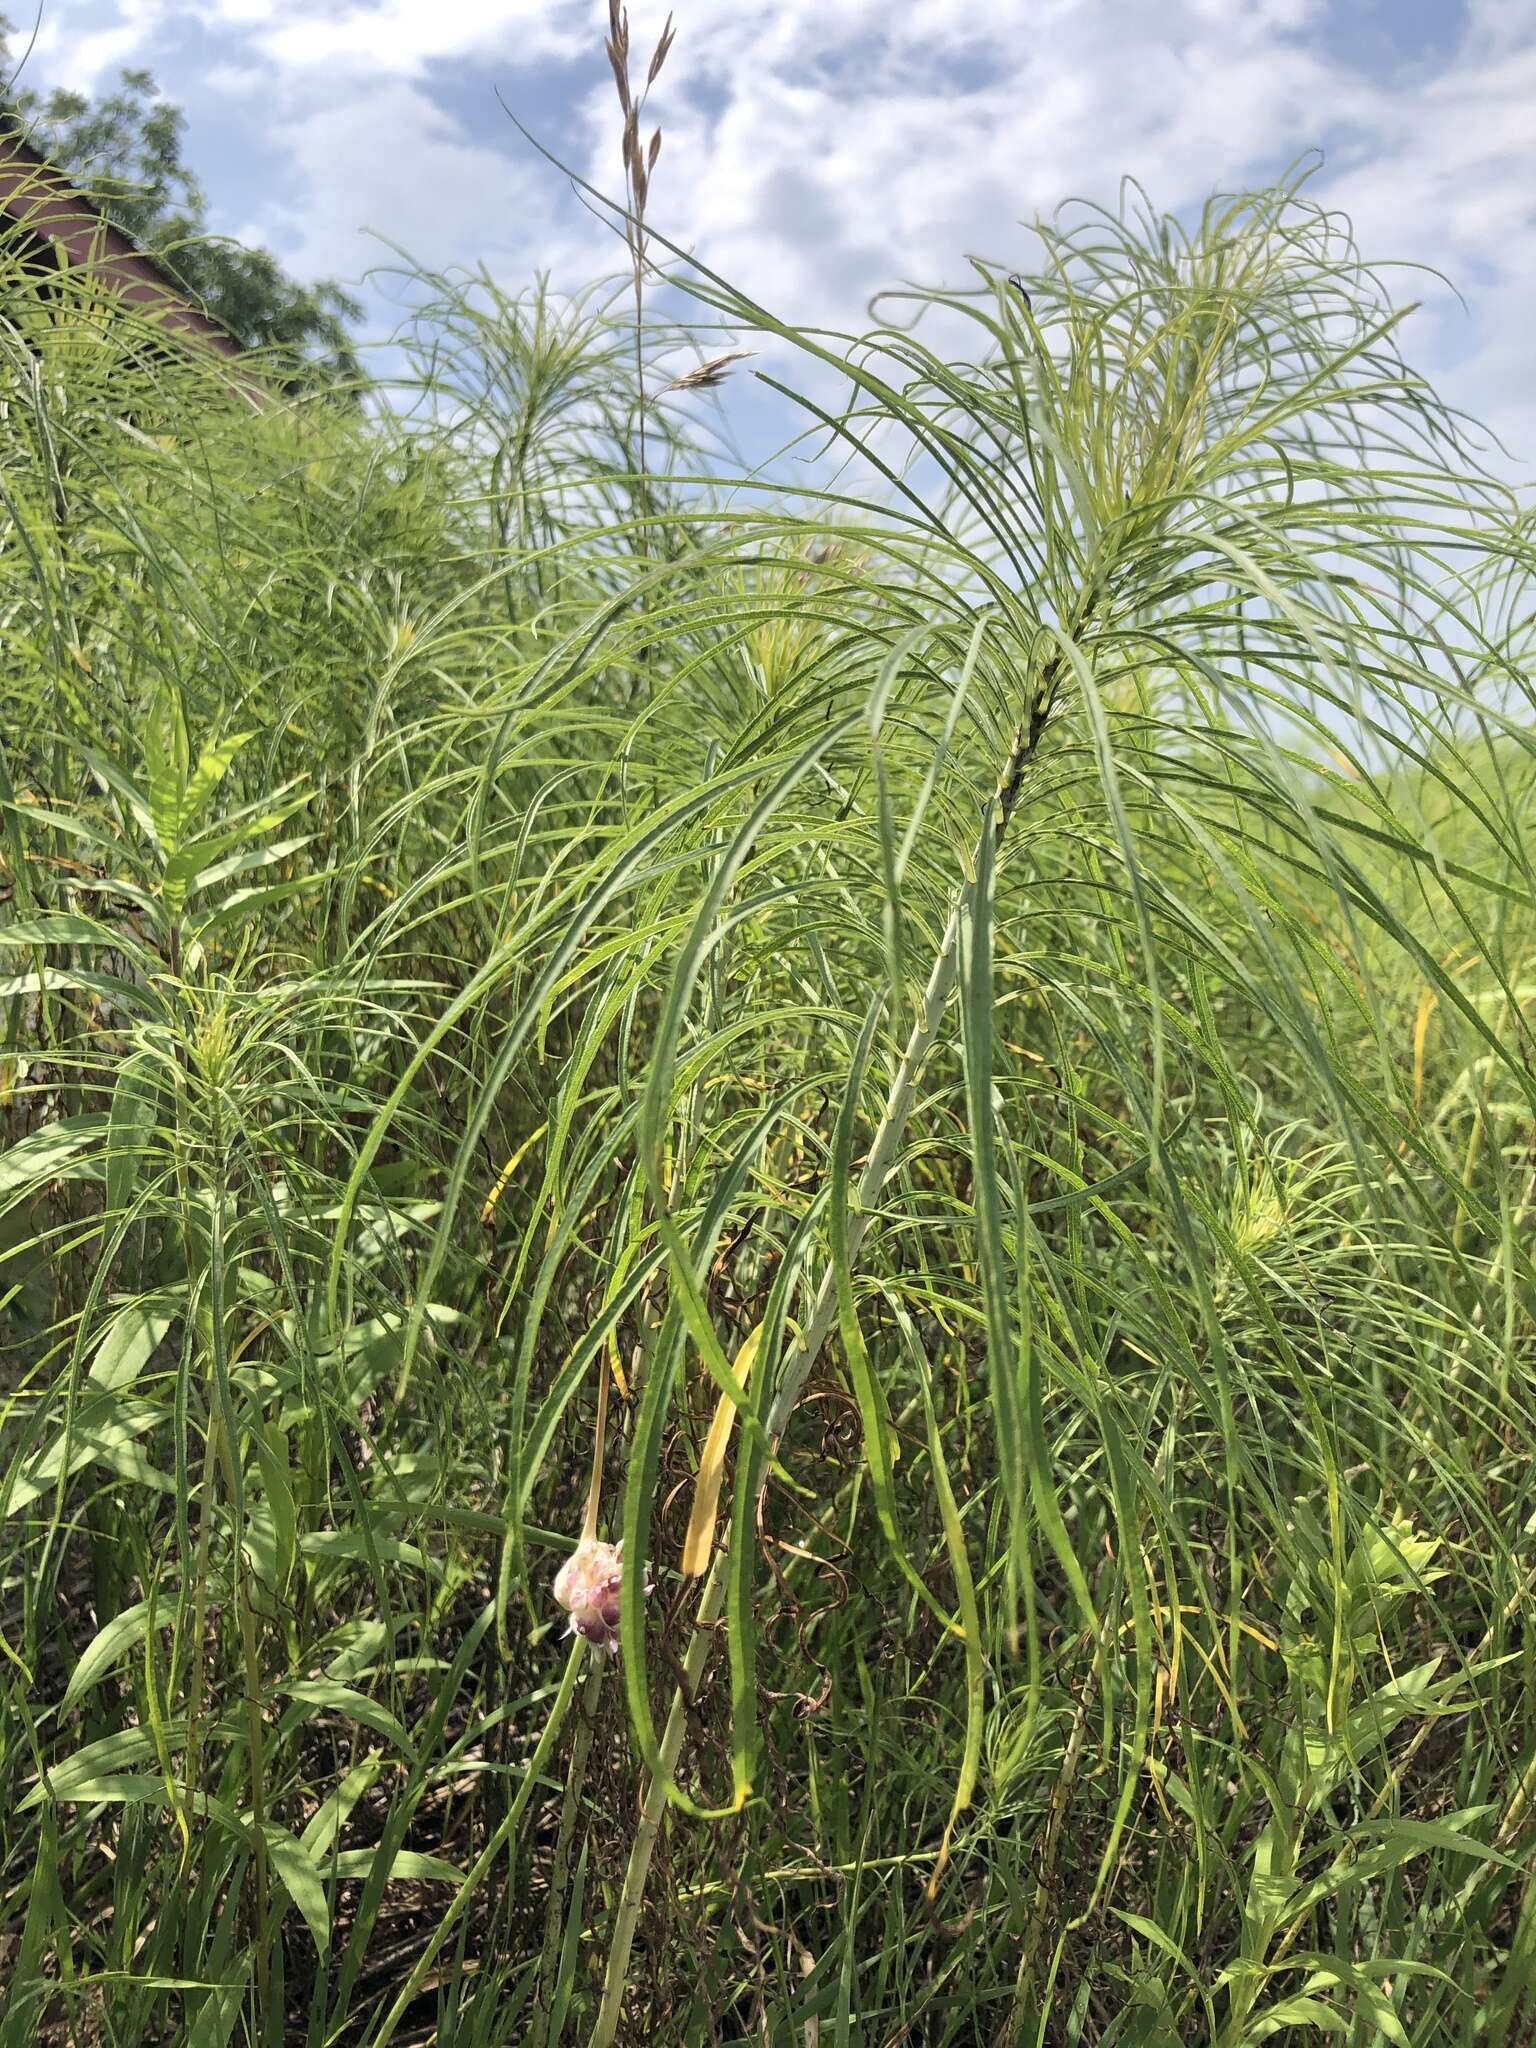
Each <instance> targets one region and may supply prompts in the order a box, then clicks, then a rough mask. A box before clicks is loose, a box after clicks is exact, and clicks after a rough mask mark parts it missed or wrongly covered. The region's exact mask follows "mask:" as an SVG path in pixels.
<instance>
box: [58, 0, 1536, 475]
mask: <svg viewBox="0 0 1536 2048" xmlns="http://www.w3.org/2000/svg"><path fill="white" fill-rule="evenodd" d="M1356 5H1357V0H1247V4H1244V5H1242V6H1237V5H1234V4H1232V0H1164V4H1163V5H1161V6H1160V7H1157V8H1153V7H1149V6H1148V5H1147V4H1146V0H986V4H984V5H981V6H978V5H977V4H976V0H898V4H895V5H893V4H892V0H681V4H680V6H679V23H678V30H679V33H678V41H677V45H676V47H675V49H674V51H673V54H672V56H671V58H670V60H669V62H668V65H667V68H666V71H665V72H664V74H663V76H662V78H661V81H660V83H659V85H658V87H657V91H656V94H655V98H654V108H655V112H656V114H657V116H658V118H659V120H660V124H661V126H662V127H663V129H664V131H665V141H664V146H663V150H662V156H661V161H660V164H659V166H658V170H657V175H656V180H655V188H654V189H655V196H654V201H653V215H654V218H655V220H656V222H657V224H658V225H659V226H660V227H662V228H663V229H665V230H666V231H667V232H668V233H669V234H670V235H671V236H673V237H674V238H675V239H676V240H677V241H679V242H681V243H683V244H684V245H685V246H689V247H692V248H694V249H696V250H697V251H698V253H699V254H700V256H701V257H702V258H704V260H706V261H707V262H708V263H709V264H710V265H711V266H712V267H713V268H715V269H717V270H720V271H723V272H725V273H726V274H727V275H729V276H731V277H732V278H733V279H734V280H735V281H737V282H738V283H740V284H741V285H742V286H743V287H745V288H746V289H747V290H748V291H750V292H752V293H753V294H754V295H755V296H757V297H759V298H760V299H763V300H765V301H766V302H768V303H770V304H772V305H773V306H774V308H775V309H776V310H779V311H782V312H783V313H785V314H786V315H787V316H789V317H790V318H793V319H796V320H802V321H804V320H823V321H826V322H828V323H830V324H841V325H857V324H860V323H861V322H862V319H863V306H864V302H865V300H866V299H867V297H868V295H869V293H870V292H871V291H872V290H874V289H875V288H876V287H877V286H878V285H880V284H883V283H888V282H892V281H895V280H899V279H903V278H908V279H923V280H941V281H946V282H949V283H959V282H963V281H964V280H965V277H966V268H965V263H964V258H965V256H966V254H967V253H969V252H975V253H979V254H986V255H990V256H1002V257H1017V256H1019V255H1022V254H1023V253H1024V250H1025V246H1026V245H1025V240H1024V237H1023V235H1022V233H1021V231H1020V228H1019V226H1018V223H1019V222H1021V221H1028V220H1029V219H1030V218H1032V217H1033V216H1035V215H1036V214H1037V213H1040V212H1049V211H1051V210H1052V209H1054V207H1055V206H1056V205H1057V204H1058V203H1059V202H1060V201H1061V200H1062V199H1063V198H1065V197H1067V196H1068V195H1070V194H1081V195H1085V196H1090V197H1093V198H1096V199H1099V200H1101V201H1108V202H1110V203H1113V201H1114V199H1115V196H1116V191H1117V187H1118V182H1119V179H1120V176H1121V175H1122V173H1127V172H1129V173H1132V174H1134V175H1135V176H1137V177H1138V178H1139V179H1140V180H1141V181H1142V183H1143V184H1144V185H1145V186H1146V188H1147V190H1148V193H1149V195H1150V197H1151V198H1152V200H1153V202H1154V203H1155V204H1156V205H1158V206H1161V207H1180V208H1182V207H1187V206H1190V205H1192V204H1195V203H1198V201H1199V200H1201V199H1202V198H1203V197H1204V196H1205V195H1206V194H1207V193H1208V192H1209V191H1210V190H1211V189H1212V188H1213V187H1216V186H1228V187H1231V186H1233V185H1238V184H1241V183H1244V182H1248V181H1251V180H1253V179H1255V178H1260V177H1265V176H1268V175H1271V174H1273V173H1274V172H1275V171H1276V170H1277V169H1278V168H1279V167H1280V166H1282V165H1283V164H1285V163H1287V162H1289V161H1290V160H1292V159H1293V158H1295V157H1296V156H1298V155H1299V154H1301V153H1302V152H1303V151H1305V150H1306V149H1308V148H1310V147H1312V146H1314V145H1317V144H1320V143H1323V144H1327V145H1328V147H1329V151H1330V161H1329V164H1328V167H1327V170H1326V172H1325V175H1324V176H1323V177H1322V178H1321V179H1320V180H1319V181H1318V183H1317V185H1315V186H1314V188H1313V189H1314V191H1315V192H1316V193H1318V194H1319V195H1326V196H1328V197H1329V198H1331V199H1335V200H1337V201H1338V202H1339V203H1341V204H1343V205H1346V206H1347V207H1349V208H1350V209H1351V210H1352V211H1353V213H1354V215H1355V217H1356V222H1357V226H1358V228H1359V231H1360V236H1361V241H1362V244H1363V247H1364V250H1365V253H1366V254H1367V256H1371V257H1388V256H1401V257H1408V258H1413V259H1416V260H1418V261H1427V262H1434V263H1438V264H1439V265H1440V267H1442V268H1443V269H1445V270H1446V271H1447V272H1448V273H1449V274H1450V275H1451V276H1452V277H1453V278H1454V279H1455V281H1456V282H1457V283H1458V284H1460V285H1461V287H1462V289H1463V290H1464V291H1465V292H1466V293H1467V296H1468V298H1469V301H1470V302H1471V303H1472V307H1473V313H1474V319H1473V320H1472V322H1470V323H1468V322H1467V321H1466V320H1465V318H1464V317H1463V316H1462V315H1460V314H1459V312H1456V311H1455V309H1454V301H1453V300H1452V299H1451V297H1450V295H1449V294H1448V293H1446V292H1445V291H1444V290H1443V289H1441V288H1438V287H1433V286H1430V287H1428V288H1426V296H1427V297H1429V298H1430V299H1431V301H1432V306H1433V310H1432V312H1431V313H1430V314H1429V315H1427V316H1425V317H1423V318H1422V319H1421V320H1420V322H1419V325H1418V328H1417V329H1416V330H1414V331H1413V332H1412V333H1411V335H1410V340H1409V344H1408V345H1409V347H1410V350H1413V351H1416V352H1418V353H1421V354H1422V353H1427V354H1428V356H1429V359H1430V361H1431V363H1434V362H1436V361H1437V360H1438V362H1439V363H1440V364H1441V365H1442V366H1445V367H1446V368H1447V370H1448V373H1449V375H1450V378H1451V387H1452V389H1453V391H1454V393H1455V395H1456V396H1457V397H1458V398H1459V399H1460V400H1461V401H1462V402H1463V403H1465V404H1467V405H1469V406H1470V407H1471V408H1473V409H1474V410H1475V409H1479V408H1482V409H1485V410H1487V411H1488V412H1489V413H1490V414H1491V415H1493V416H1494V418H1495V421H1496V423H1497V425H1498V426H1499V427H1500V429H1501V430H1502V431H1503V433H1504V434H1505V435H1506V436H1507V437H1508V438H1510V439H1511V440H1513V441H1515V442H1516V443H1518V444H1519V445H1520V446H1522V447H1523V449H1524V450H1525V451H1526V452H1527V453H1528V454H1529V455H1531V456H1532V457H1536V380H1533V379H1532V378H1531V377H1530V375H1529V371H1528V369H1527V367H1526V340H1525V337H1526V336H1527V335H1529V334H1530V333H1531V332H1532V331H1533V328H1536V214H1533V198H1532V195H1536V121H1533V120H1532V119H1531V117H1530V109H1531V107H1532V106H1536V17H1533V14H1532V9H1531V5H1530V0H1466V5H1465V7H1464V8H1463V9H1462V10H1461V12H1460V13H1458V15H1457V17H1456V20H1457V21H1459V22H1460V25H1461V26H1460V33H1459V38H1456V39H1455V40H1454V47H1452V48H1451V50H1450V53H1449V55H1445V54H1443V53H1444V52H1445V49H1446V45H1447V37H1446V34H1445V32H1444V31H1445V29H1446V26H1447V24H1446V23H1445V22H1441V23H1440V24H1439V29H1440V34H1439V39H1438V48H1439V49H1440V51H1441V52H1442V54H1441V55H1440V56H1439V57H1438V58H1437V59H1436V60H1435V62H1434V63H1433V64H1431V63H1426V62H1422V61H1421V62H1413V63H1405V64H1404V65H1403V67H1402V69H1401V71H1400V73H1399V75H1397V76H1394V77H1388V76H1385V75H1383V73H1382V72H1381V70H1380V69H1379V68H1378V69H1376V70H1374V71H1373V70H1369V69H1366V68H1363V67H1364V66H1365V64H1366V61H1367V60H1366V58H1365V57H1363V56H1350V55H1349V54H1347V53H1348V52H1350V51H1353V50H1359V49H1365V48H1369V49H1370V51H1371V53H1372V55H1371V59H1370V61H1371V62H1372V63H1373V64H1375V65H1377V66H1378V67H1379V66H1380V64H1382V63H1383V62H1385V61H1386V60H1385V58H1384V56H1383V54H1382V53H1383V52H1384V51H1385V50H1388V49H1390V47H1391V45H1390V36H1389V33H1388V32H1389V30H1390V29H1391V27H1392V25H1393V23H1394V22H1395V21H1397V20H1398V18H1397V17H1395V16H1394V15H1393V14H1392V13H1391V11H1390V10H1391V8H1392V6H1393V5H1395V0H1387V7H1386V10H1385V11H1382V10H1378V11H1377V12H1376V13H1375V14H1374V15H1373V16H1369V18H1368V21H1367V25H1368V26H1369V27H1370V29H1371V34H1370V35H1368V36H1367V37H1365V39H1364V41H1363V42H1362V41H1360V40H1359V39H1351V38H1349V37H1346V36H1344V35H1343V34H1342V33H1341V26H1342V25H1343V24H1344V23H1345V19H1346V17H1345V14H1344V9H1345V8H1346V7H1356ZM52 7H53V9H54V10H56V11H52V12H50V15H49V16H48V23H49V25H50V34H51V36H52V48H53V58H54V59H57V60H58V62H63V61H64V58H65V54H66V50H71V51H73V56H72V58H71V60H70V61H71V63H72V66H73V70H74V72H75V73H76V74H79V73H81V72H82V71H85V70H90V69H92V68H94V69H95V70H97V71H99V70H100V69H101V68H102V67H103V66H104V65H106V64H109V63H115V62H120V61H125V60H126V58H127V57H128V56H129V55H138V54H141V53H142V52H143V51H144V50H145V49H147V48H149V47H150V46H151V45H152V44H153V43H154V41H155V38H156V37H158V38H159V42H160V46H161V47H169V46H170V44H171V42H172V41H173V39H174V35H175V31H176V25H177V24H179V23H188V22H195V23H196V24H197V26H198V28H199V30H200V31H202V32H207V31H208V30H210V29H213V30H216V31H217V33H218V42H219V46H220V47H219V55H220V57H221V58H222V59H224V60H225V61H223V62H221V63H220V64H219V66H218V67H217V69H218V71H219V73H220V74H221V75H222V76H223V77H225V78H227V76H228V73H229V67H230V65H231V64H233V63H236V62H239V61H241V60H243V61H244V62H245V63H246V64H247V65H248V66H252V67H257V68H258V69H259V75H260V81H261V91H262V93H263V95H264V100H265V103H266V104H267V105H268V106H269V107H270V110H271V114H270V122H269V124H268V125H267V127H266V128H265V130H264V139H263V147H264V148H270V149H271V151H272V152H273V156H274V160H273V163H272V166H271V169H272V173H273V175H272V176H271V178H270V179H269V181H268V182H269V183H270V184H271V185H272V186H274V187H275V188H276V189H280V190H284V189H285V190H291V193H292V204H291V206H290V207H289V208H288V209H287V211H286V212H285V213H284V214H283V215H281V216H278V215H276V214H267V215H264V216H263V218H262V220H261V222H260V223H259V225H260V228H261V231H262V233H263V234H264V236H265V237H266V238H267V239H268V240H270V241H271V242H273V243H274V245H275V246H276V247H277V248H278V249H279V251H280V252H281V253H282V254H284V255H285V256H286V257H287V258H289V260H291V261H294V262H296V263H298V264H299V265H301V266H303V267H305V268H308V269H312V270H314V271H315V272H324V271H339V272H341V273H342V274H352V275H355V274H356V273H357V272H358V271H359V270H361V269H362V268H363V267H364V266H365V265H366V263H367V262H368V261H369V260H370V255H371V252H370V249H369V246H368V245H367V244H366V243H364V242H363V241H362V240H360V239H359V238H358V235H357V229H358V228H359V226H360V225H361V224H362V223H364V222H367V223H370V224H372V225H374V226H376V227H378V228H379V229H381V230H383V231H384V232H385V233H387V234H389V235H391V236H392V237H393V238H395V239H396V240H398V241H401V242H403V243H405V244H407V245H410V246H414V247H416V248H418V249H419V250H420V252H421V253H422V254H423V256H424V257H427V258H429V259H431V260H434V261H439V262H443V261H448V260H452V259H454V258H464V257H469V256H472V255H483V256H484V257H486V258H487V259H488V260H489V261H491V262H493V263H495V264H496V265H497V266H498V268H499V269H500V270H501V271H502V274H503V275H504V276H505V278H506V280H507V281H508V282H515V281H516V280H517V279H518V278H520V277H522V276H526V275H528V274H530V273H531V272H532V271H533V270H534V269H535V268H537V267H542V266H544V265H547V264H550V263H551V262H552V261H554V262H556V263H557V264H560V263H566V264H569V265H570V266H571V268H570V269H569V270H567V271H566V272H565V281H567V282H574V281H576V280H575V276H574V274H573V273H574V272H575V271H576V270H577V269H579V268H581V267H585V266H587V265H591V264H597V265H603V264H606V263H609V262H611V261H612V257H613V249H612V244H611V242H608V241H606V240H604V239H603V238H602V237H600V236H599V235H597V234H596V233H595V232H594V233H592V234H591V235H590V236H589V237H588V238H587V239H586V240H582V239H581V236H580V234H579V232H577V229H575V228H573V223H576V224H578V227H579V224H580V216H579V214H577V213H576V212H575V210H574V209H573V208H572V207H571V206H570V205H569V204H568V203H567V202H566V201H565V200H564V199H563V197H562V195H561V193H560V188H559V184H558V180H557V179H556V178H555V176H554V174H553V173H552V172H550V171H549V170H548V169H547V167H545V166H544V165H542V164H541V163H539V161H538V160H537V159H536V158H535V157H534V155H533V153H532V152H531V151H529V150H528V149H527V148H526V146H525V145H523V144H522V143H521V142H520V140H519V139H518V138H517V137H516V134H515V131H514V130H513V129H512V128H511V127H510V124H506V123H504V122H503V120H502V117H501V115H500V112H499V110H498V109H496V108H495V105H494V101H493V98H492V92H493V88H496V87H500V88H501V89H502V90H504V92H505V93H506V96H507V98H508V100H509V102H510V103H511V104H512V105H514V106H516V107H518V108H519V111H523V110H524V109H526V108H527V106H528V101H529V98H530V97H531V94H532V92H533V90H534V89H535V87H534V81H537V89H538V90H544V89H546V88H550V82H551V80H553V81H554V87H553V89H555V90H557V91H558V92H559V94H560V98H559V101H558V102H557V103H556V104H555V105H553V106H543V107H534V108H532V109H531V110H529V111H530V114H531V118H530V122H529V125H530V126H531V127H533V128H534V129H535V130H536V131H538V132H540V133H541V134H542V135H544V136H546V137H552V138H558V139H560V140H561V142H562V145H563V146H564V147H566V148H567V149H571V150H574V151H575V152H576V153H577V156H578V161H577V165H576V168H578V169H579V170H581V171H582V172H584V173H585V174H586V175H587V176H589V177H590V178H591V179H592V181H593V182H594V183H595V184H597V185H598V186H599V187H601V188H603V189H607V190H614V189H616V188H617V186H618V184H619V182H620V179H619V165H618V153H617V143H616V126H617V124H616V119H615V110H614V107H613V104H612V87H611V83H610V81H609V78H608V74H607V67H606V65H605V63H604V60H603V57H602V53H601V48H600V38H601V32H602V28H603V26H604V24H605V21H606V14H607V8H606V0H52ZM630 14H631V18H632V26H633V35H634V43H635V48H636V52H637V55H638V60H639V65H640V67H641V68H643V65H644V62H645V60H646V57H647V56H648V54H649V49H650V46H651V42H652V41H653V39H654V37H655V35H656V33H657V32H658V31H659V29H660V26H661V23H662V20H663V19H664V16H665V0H630ZM1349 19H1350V20H1354V19H1355V17H1354V16H1350V17H1349ZM1398 25H1399V27H1400V26H1401V24H1400V22H1399V24H1398ZM50 65H51V68H53V69H55V70H56V69H57V63H55V62H54V61H53V59H51V60H50ZM534 65H538V66H541V67H544V68H543V69H540V70H536V71H535V70H531V69H530V67H531V66H534ZM209 68H211V67H205V70H204V74H203V75H204V77H205V78H206V77H207V75H208V69H209ZM573 95H574V96H575V100H576V107H575V120H576V126H575V129H574V139H573V131H572V129H571V127H570V125H569V124H570V119H571V112H572V109H571V101H572V96H573ZM177 96H178V97H180V98H181V99H183V100H184V101H189V100H190V98H191V95H190V94H189V93H188V92H187V91H186V89H185V87H184V86H182V87H180V88H178V91H177ZM450 108H451V109H452V110H453V111H449V109H450ZM477 108H478V109H479V111H478V112H477V111H476V109H477ZM466 110H467V111H466ZM193 111H194V114H195V111H196V109H195V106H194V108H193ZM1419 288H1420V287H1417V286H1412V287H1411V286H1409V284H1408V283H1407V281H1406V280H1405V281H1404V283H1403V285H1402V289H1403V290H1404V291H1405V292H1407V291H1409V290H1410V289H1412V290H1417V289H1419Z"/></svg>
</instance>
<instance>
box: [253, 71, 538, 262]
mask: <svg viewBox="0 0 1536 2048" xmlns="http://www.w3.org/2000/svg"><path fill="white" fill-rule="evenodd" d="M273 140H274V142H275V143H276V144H277V145H278V146H279V147H280V148H281V149H283V150H284V151H285V152H286V154H287V156H288V159H289V162H290V166H291V173H292V178H293V182H294V185H295V187H296V189H297V191H298V193H299V194H300V199H299V203H298V204H297V205H296V206H292V207H288V208H284V209H282V210H281V211H278V210H275V209H274V210H272V211H270V212H268V213H267V214H266V215H264V216H263V217H260V218H258V220H257V221H256V222H255V223H253V225H252V228H251V231H250V232H251V238H252V239H256V240H262V241H266V242H268V243H270V244H271V245H273V246H274V247H277V248H279V249H281V251H282V252H283V254H284V256H285V257H286V258H287V260H289V261H290V262H292V263H293V264H294V265H295V266H296V267H297V268H298V269H300V270H301V271H303V272H304V273H306V274H309V275H312V276H319V275H329V274H335V273H339V274H341V275H343V276H355V275H356V274H357V273H358V271H359V269H360V268H361V267H362V266H363V265H364V264H365V263H371V262H377V261H393V260H394V259H393V258H392V257H390V256H389V255H388V252H387V251H385V250H384V249H383V247H382V245H381V244H380V243H379V242H377V241H373V242H369V241H368V240H366V239H365V238H364V237H365V231H366V230H370V229H371V230H373V232H374V234H375V235H377V236H383V237H386V238H387V239H388V240H389V241H390V242H393V243H395V244H396V245H397V246H399V247H400V248H402V249H404V250H406V251H408V252H410V253H411V254H413V255H415V256H416V257H418V258H419V259H420V260H421V261H423V262H428V263H432V264H435V265H447V264H452V263H462V262H467V261H472V260H478V259H481V258H483V259H485V260H486V261H488V262H492V263H497V264H508V265H510V264H516V263H523V262H525V261H526V247H527V245H526V236H527V229H528V224H529V222H530V220H531V219H533V218H536V217H537V213H538V210H539V207H540V205H541V196H540V194H539V192H538V188H537V184H536V181H535V179H534V178H533V175H532V173H531V171H530V170H529V169H528V168H526V167H523V166H520V165H519V164H518V163H517V162H515V161H514V160H513V159H512V158H511V157H509V156H507V155H504V154H503V153H502V152H501V151H499V150H496V149H492V148H488V147H486V146H485V145H483V144H479V143H476V142H473V141H471V140H470V139H469V138H468V137H467V136H466V135H465V133H464V131H463V129H462V128H461V127H460V126H459V124H458V123H457V122H455V121H454V120H453V118H452V117H451V116H450V115H448V114H446V113H444V111H443V110H442V108H441V107H439V106H437V105H436V104H435V103H434V102H433V101H432V99H431V98H430V97H429V96H428V95H427V94H426V93H425V92H424V91H423V90H422V89H421V87H420V86H418V85H413V84H410V83H408V82H407V81H405V80H403V79H388V80H383V81H376V82H375V83H374V84H372V85H371V86H370V88H369V90H368V92H367V93H366V94H363V93H352V94H340V95H337V97H336V98H335V100H334V102H333V103H332V104H330V105H327V106H323V107H317V108H313V109H311V110H310V111H308V112H306V113H304V114H302V115H299V116H294V117H292V118H290V119H288V120H287V121H280V122H278V124H277V125H276V126H275V128H274V130H273Z"/></svg>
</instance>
